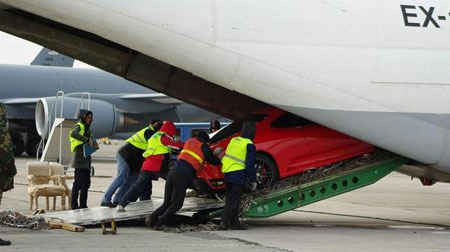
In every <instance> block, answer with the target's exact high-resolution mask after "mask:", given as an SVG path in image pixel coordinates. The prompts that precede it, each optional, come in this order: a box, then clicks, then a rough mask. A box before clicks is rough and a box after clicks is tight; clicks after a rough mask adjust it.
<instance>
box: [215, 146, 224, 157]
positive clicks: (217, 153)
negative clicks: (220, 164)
mask: <svg viewBox="0 0 450 252" xmlns="http://www.w3.org/2000/svg"><path fill="white" fill-rule="evenodd" d="M213 154H214V155H215V156H216V157H218V158H219V159H221V158H222V157H223V156H224V155H225V151H223V148H222V147H217V148H216V149H215V150H214V151H213Z"/></svg>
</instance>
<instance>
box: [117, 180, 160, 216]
mask: <svg viewBox="0 0 450 252" xmlns="http://www.w3.org/2000/svg"><path fill="white" fill-rule="evenodd" d="M154 176H155V175H154V173H153V172H149V171H141V172H140V173H139V176H138V178H137V179H136V182H134V184H133V185H132V186H131V187H130V189H128V191H127V192H126V193H125V194H124V195H123V197H122V199H121V200H120V202H119V205H121V206H123V207H126V206H127V205H128V204H129V203H130V202H131V201H136V200H137V199H138V198H139V196H141V195H142V193H143V192H144V191H146V190H147V191H149V192H150V194H149V197H148V199H151V195H152V186H153V185H152V178H153V177H154ZM149 183H150V188H149Z"/></svg>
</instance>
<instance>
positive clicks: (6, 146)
mask: <svg viewBox="0 0 450 252" xmlns="http://www.w3.org/2000/svg"><path fill="white" fill-rule="evenodd" d="M16 174H17V169H16V165H15V163H14V152H13V143H12V140H11V136H10V135H9V132H8V129H7V125H6V114H5V108H4V106H3V104H0V192H6V191H9V190H11V189H12V188H14V176H15V175H16Z"/></svg>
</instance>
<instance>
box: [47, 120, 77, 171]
mask: <svg viewBox="0 0 450 252" xmlns="http://www.w3.org/2000/svg"><path fill="white" fill-rule="evenodd" d="M77 121H78V120H76V119H64V118H55V121H54V122H53V126H52V128H51V130H50V133H49V136H48V138H47V142H46V144H45V148H44V150H43V152H42V156H41V159H40V161H41V162H57V163H60V164H62V165H64V166H65V167H66V166H67V165H68V164H69V163H70V159H71V158H72V153H71V151H70V142H69V137H68V136H69V131H70V130H71V129H72V127H73V125H75V123H77Z"/></svg>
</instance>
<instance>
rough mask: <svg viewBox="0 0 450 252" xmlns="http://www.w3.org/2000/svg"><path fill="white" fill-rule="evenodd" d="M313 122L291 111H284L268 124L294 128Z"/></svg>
mask: <svg viewBox="0 0 450 252" xmlns="http://www.w3.org/2000/svg"><path fill="white" fill-rule="evenodd" d="M311 124H314V123H313V122H312V121H310V120H308V119H305V118H303V117H300V116H297V115H294V114H292V113H285V114H283V115H281V116H280V117H278V118H277V119H275V120H274V121H273V122H272V124H271V125H270V126H271V127H272V128H296V127H304V126H306V125H311Z"/></svg>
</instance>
